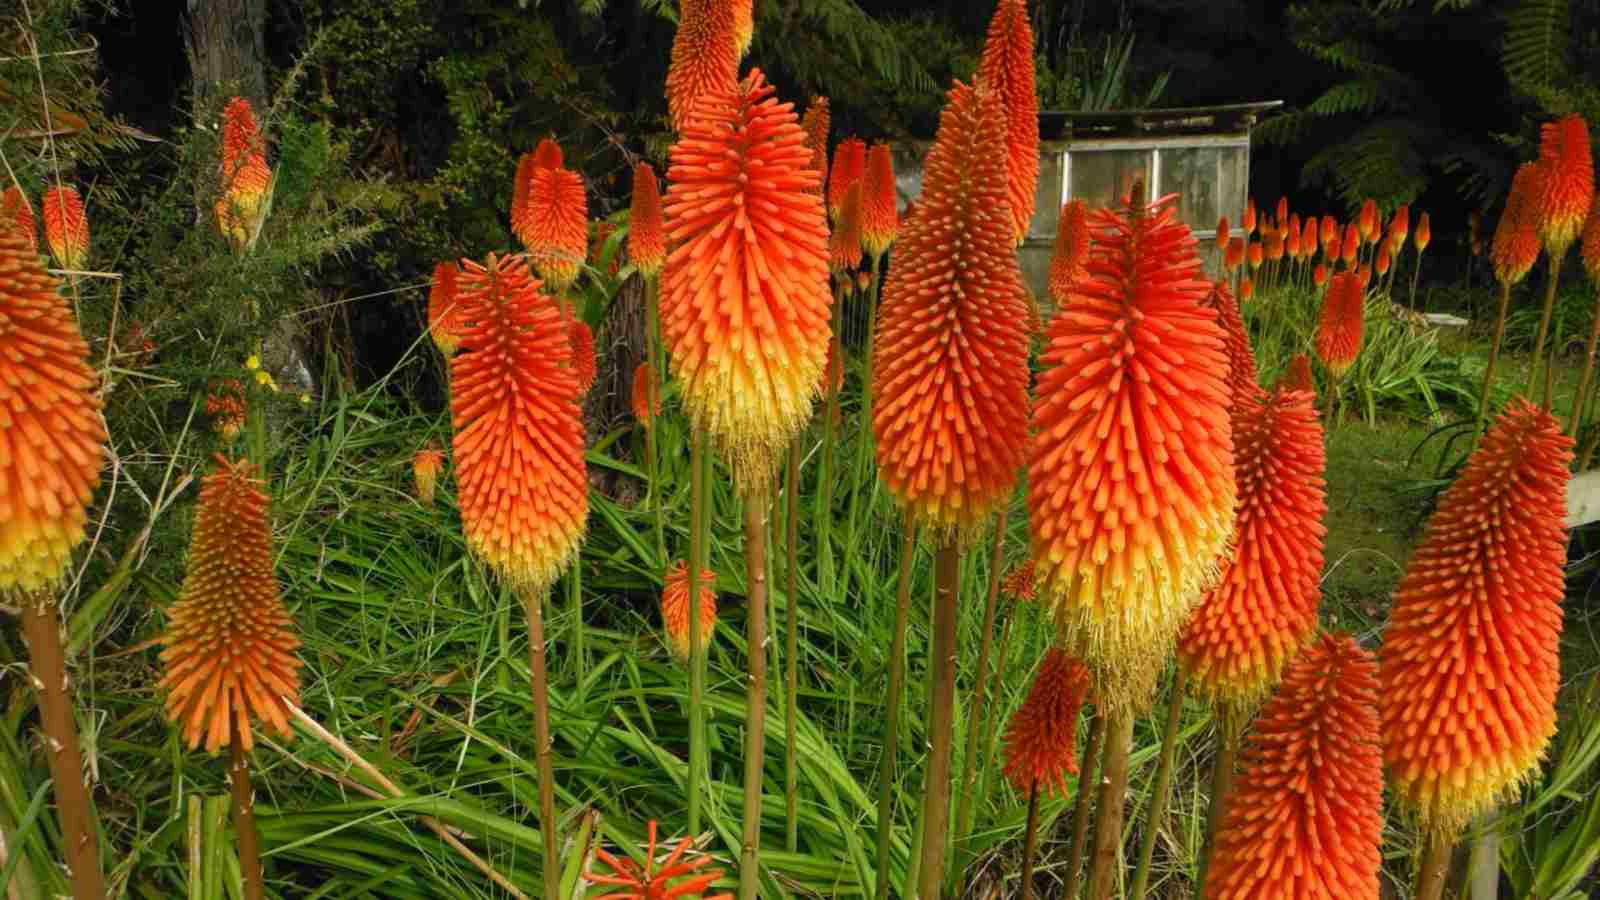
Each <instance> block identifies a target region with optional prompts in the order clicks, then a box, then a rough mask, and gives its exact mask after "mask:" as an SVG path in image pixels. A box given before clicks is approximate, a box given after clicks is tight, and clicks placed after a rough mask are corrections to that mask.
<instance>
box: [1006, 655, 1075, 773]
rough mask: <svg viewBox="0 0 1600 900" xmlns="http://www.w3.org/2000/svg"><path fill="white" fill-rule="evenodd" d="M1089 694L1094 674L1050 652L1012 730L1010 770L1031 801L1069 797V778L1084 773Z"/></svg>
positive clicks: (1008, 740) (1013, 720)
mask: <svg viewBox="0 0 1600 900" xmlns="http://www.w3.org/2000/svg"><path fill="white" fill-rule="evenodd" d="M1088 690H1089V670H1088V669H1086V668H1084V665H1083V663H1082V662H1080V661H1079V660H1076V659H1073V658H1072V657H1071V656H1069V655H1067V652H1066V651H1065V650H1062V649H1061V648H1059V647H1051V648H1050V649H1049V650H1046V651H1045V654H1044V661H1043V662H1041V663H1040V664H1039V670H1038V672H1037V673H1035V675H1034V676H1033V686H1032V687H1031V688H1029V689H1028V696H1027V697H1026V698H1024V699H1023V701H1022V705H1021V706H1019V707H1017V711H1016V712H1015V713H1012V715H1011V722H1010V724H1008V725H1007V726H1006V736H1005V751H1004V752H1005V759H1006V762H1005V767H1004V769H1003V770H1002V771H1003V772H1004V774H1005V776H1006V780H1007V781H1009V782H1011V786H1012V788H1014V789H1015V790H1016V791H1017V792H1018V793H1020V794H1023V795H1024V796H1026V795H1027V794H1028V792H1029V791H1031V790H1032V789H1033V788H1034V787H1035V786H1037V787H1038V788H1039V793H1040V794H1041V795H1045V796H1049V795H1052V794H1053V795H1057V796H1065V795H1066V793H1067V776H1068V775H1076V774H1078V759H1077V757H1078V745H1077V740H1076V733H1077V726H1078V713H1079V712H1080V711H1082V709H1083V699H1084V695H1085V694H1087V693H1088Z"/></svg>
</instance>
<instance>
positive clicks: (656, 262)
mask: <svg viewBox="0 0 1600 900" xmlns="http://www.w3.org/2000/svg"><path fill="white" fill-rule="evenodd" d="M628 259H630V260H632V261H633V265H634V267H635V268H637V269H638V270H639V274H640V275H643V276H644V277H646V278H654V277H656V276H657V275H660V274H661V267H662V266H663V265H665V264H666V261H667V238H666V232H665V226H664V225H663V224H662V222H661V187H660V185H659V184H657V183H656V170H655V169H652V168H651V167H650V164H649V163H639V164H638V165H637V166H635V167H634V169H633V208H632V210H631V212H630V213H629V215H628Z"/></svg>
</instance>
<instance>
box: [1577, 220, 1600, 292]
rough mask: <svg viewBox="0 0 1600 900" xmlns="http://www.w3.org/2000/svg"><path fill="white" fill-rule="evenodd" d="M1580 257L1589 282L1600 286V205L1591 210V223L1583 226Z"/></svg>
mask: <svg viewBox="0 0 1600 900" xmlns="http://www.w3.org/2000/svg"><path fill="white" fill-rule="evenodd" d="M1578 255H1579V256H1580V257H1581V258H1582V259H1583V270H1584V271H1585V272H1588V273H1589V280H1590V281H1593V282H1594V283H1595V284H1596V285H1600V203H1597V204H1595V205H1594V206H1593V207H1591V208H1590V209H1589V221H1588V222H1587V223H1586V224H1585V225H1584V226H1583V238H1582V241H1581V243H1580V244H1579V245H1578Z"/></svg>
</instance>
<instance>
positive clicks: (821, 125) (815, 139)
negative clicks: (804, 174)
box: [800, 97, 833, 189]
mask: <svg viewBox="0 0 1600 900" xmlns="http://www.w3.org/2000/svg"><path fill="white" fill-rule="evenodd" d="M832 123H833V117H832V116H831V115H829V113H828V98H827V97H812V98H811V105H810V106H807V107H806V114H805V115H804V116H803V117H801V119H800V130H801V131H804V132H805V133H806V149H808V150H810V151H811V168H812V169H813V170H814V171H815V172H816V173H817V176H818V180H817V184H818V185H823V184H827V183H828V129H829V128H830V127H831V125H832ZM819 189H820V188H819Z"/></svg>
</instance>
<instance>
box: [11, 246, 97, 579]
mask: <svg viewBox="0 0 1600 900" xmlns="http://www.w3.org/2000/svg"><path fill="white" fill-rule="evenodd" d="M88 355H89V347H88V344H86V343H85V342H84V340H83V334H82V333H81V332H80V331H79V330H78V319H77V316H76V315H75V314H74V312H73V308H72V304H71V303H69V302H68V301H67V300H66V298H65V297H63V296H62V295H61V291H60V282H58V281H57V280H56V279H55V278H54V277H53V276H51V275H50V274H49V273H48V272H46V271H45V270H44V268H43V267H42V266H41V265H40V259H39V256H38V253H37V252H36V251H35V249H34V246H33V237H32V235H25V234H23V233H22V231H21V230H20V229H18V227H17V222H16V219H14V218H11V217H0V595H5V594H7V593H9V592H11V591H13V590H17V591H37V590H41V589H44V588H47V587H49V586H51V585H53V584H54V583H55V582H56V581H58V580H59V579H60V578H61V575H62V573H63V572H65V571H66V569H67V565H68V563H69V562H71V558H72V550H73V548H74V547H76V546H78V544H79V542H81V541H82V540H83V534H84V523H85V521H86V520H87V513H86V511H85V510H86V507H87V506H88V505H89V501H90V500H91V499H92V498H93V496H94V489H95V487H96V486H97V485H98V484H99V483H100V466H101V464H102V462H103V461H104V447H105V441H106V431H105V423H104V422H103V421H102V419H101V417H100V398H99V393H98V392H97V391H96V389H95V388H96V384H97V379H96V378H95V374H94V370H93V369H91V368H90V367H89V364H88V362H87V358H88Z"/></svg>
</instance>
